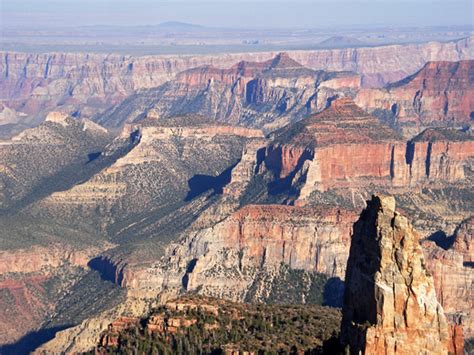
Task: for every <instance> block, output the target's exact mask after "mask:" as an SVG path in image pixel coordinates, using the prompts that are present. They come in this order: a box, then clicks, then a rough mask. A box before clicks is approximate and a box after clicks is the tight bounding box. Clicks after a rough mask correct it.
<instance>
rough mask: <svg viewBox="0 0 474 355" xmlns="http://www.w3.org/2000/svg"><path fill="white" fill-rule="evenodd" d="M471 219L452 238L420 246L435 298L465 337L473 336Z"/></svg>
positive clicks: (426, 241)
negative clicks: (432, 282) (432, 284)
mask: <svg viewBox="0 0 474 355" xmlns="http://www.w3.org/2000/svg"><path fill="white" fill-rule="evenodd" d="M473 220H474V218H472V217H471V218H469V219H467V220H466V221H464V222H463V223H461V224H460V225H459V227H458V228H457V229H456V232H455V234H454V235H453V236H452V237H450V238H445V239H444V240H437V241H436V242H437V243H438V244H436V243H435V242H434V241H430V240H425V241H424V242H423V244H422V246H423V251H424V254H425V260H426V267H427V269H428V271H429V272H430V273H431V274H432V275H433V278H434V284H435V288H436V295H437V298H438V300H439V302H440V304H441V305H442V306H443V308H444V311H445V312H446V315H447V316H448V317H449V320H450V321H451V323H453V324H455V325H459V326H462V328H463V329H462V330H463V333H464V336H465V337H466V338H471V337H473V336H474V323H473V317H472V306H473V304H474V292H473V290H474V273H473V269H472V268H473V265H472V259H471V254H472V245H471V244H472V241H471V240H472V235H473Z"/></svg>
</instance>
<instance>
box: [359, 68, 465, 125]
mask: <svg viewBox="0 0 474 355" xmlns="http://www.w3.org/2000/svg"><path fill="white" fill-rule="evenodd" d="M356 102H357V103H358V104H359V105H360V106H362V107H364V108H366V109H369V110H375V109H385V110H387V111H392V113H393V114H395V116H396V119H397V122H398V124H400V125H402V126H406V128H407V130H409V131H408V132H409V133H410V132H412V131H413V129H411V128H410V127H413V126H416V127H421V128H423V127H426V126H429V125H438V126H439V125H441V126H446V125H448V126H449V125H453V124H458V125H459V124H465V123H469V122H470V121H471V119H472V115H473V112H474V60H465V61H460V62H429V63H427V64H426V65H425V66H424V67H423V68H422V69H421V70H420V71H419V72H417V73H415V74H414V75H412V76H409V77H407V78H406V79H403V80H402V81H399V82H397V83H395V84H392V85H390V86H388V87H387V89H380V90H362V91H360V92H359V94H358V95H357V99H356Z"/></svg>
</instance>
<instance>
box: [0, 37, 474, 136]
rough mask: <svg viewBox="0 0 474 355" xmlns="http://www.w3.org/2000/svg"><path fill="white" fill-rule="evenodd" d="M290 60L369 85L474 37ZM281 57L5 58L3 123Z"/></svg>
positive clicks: (467, 55)
mask: <svg viewBox="0 0 474 355" xmlns="http://www.w3.org/2000/svg"><path fill="white" fill-rule="evenodd" d="M289 54H290V56H291V57H292V58H293V59H295V60H296V61H298V62H299V63H301V64H303V65H304V66H306V67H308V68H311V69H314V70H329V71H353V72H357V73H359V74H361V76H362V84H363V85H364V86H369V87H372V86H378V87H380V86H383V85H384V84H387V83H389V82H394V81H397V80H401V79H403V78H404V77H406V76H407V75H411V74H412V73H414V72H415V71H417V70H419V69H420V68H421V67H422V66H423V65H424V64H425V63H426V62H428V61H430V60H431V61H434V60H450V61H459V60H462V59H472V58H473V57H474V53H473V45H472V37H469V38H467V39H462V40H459V41H455V42H447V43H438V42H432V43H426V44H406V45H392V46H382V47H375V48H347V49H332V50H318V51H294V52H289ZM275 55H277V53H274V52H273V53H271V52H266V53H238V54H225V55H208V56H147V57H130V56H120V55H101V54H75V53H54V54H41V55H40V54H27V53H11V52H3V53H1V55H0V72H1V73H2V75H1V77H0V78H1V80H0V100H1V101H2V104H4V105H5V107H4V108H3V110H2V113H0V120H1V121H0V124H4V125H5V124H14V125H15V124H19V129H21V128H25V127H28V125H31V124H37V123H39V122H40V121H41V120H42V119H43V118H44V116H45V112H48V111H51V110H54V109H55V108H56V107H58V106H62V107H63V108H64V109H66V110H67V112H69V113H73V112H76V113H78V114H80V115H82V116H83V117H90V116H91V115H93V114H94V113H97V112H98V110H102V109H104V108H107V107H110V106H111V105H113V104H116V103H117V102H120V101H121V100H123V99H124V98H125V97H126V96H128V95H131V94H132V93H134V92H135V91H136V90H140V89H149V88H153V87H157V86H159V85H161V84H163V83H165V82H166V81H168V80H171V79H173V78H174V77H175V75H176V74H177V73H179V72H181V71H184V70H187V69H190V68H195V67H199V66H202V65H213V66H215V67H218V68H223V67H230V66H231V65H233V64H235V63H236V62H238V61H241V60H247V61H266V60H269V59H271V58H273V57H274V56H275Z"/></svg>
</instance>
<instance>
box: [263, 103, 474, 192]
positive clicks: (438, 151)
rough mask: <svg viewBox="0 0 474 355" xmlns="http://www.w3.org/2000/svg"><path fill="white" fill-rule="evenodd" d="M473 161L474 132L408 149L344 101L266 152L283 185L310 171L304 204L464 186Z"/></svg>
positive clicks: (429, 134) (418, 142) (286, 132)
mask: <svg viewBox="0 0 474 355" xmlns="http://www.w3.org/2000/svg"><path fill="white" fill-rule="evenodd" d="M472 157H474V138H473V136H472V134H471V133H469V132H461V131H456V130H453V129H428V130H426V131H424V132H423V133H422V134H420V135H418V136H417V137H415V138H414V139H413V140H411V141H409V142H408V143H407V142H405V141H404V140H403V138H402V137H401V136H399V135H398V134H396V133H395V132H394V131H393V130H391V129H390V128H388V127H387V126H384V125H383V124H381V123H380V122H379V121H378V120H377V119H376V118H375V117H372V116H369V115H367V114H366V113H365V112H364V111H362V110H361V109H360V108H359V107H357V106H356V105H355V103H354V102H353V101H352V100H350V99H347V98H344V99H338V100H335V101H334V102H333V103H332V104H331V106H330V107H329V108H328V109H326V110H325V111H323V112H321V113H319V114H316V115H314V116H312V117H310V118H308V119H305V120H303V121H300V122H298V123H296V124H293V125H290V126H288V127H285V128H283V129H281V130H280V131H278V132H277V133H276V134H275V137H274V139H273V143H272V144H271V145H270V146H269V147H268V148H267V150H266V157H265V164H266V167H267V169H269V170H270V171H273V172H274V174H275V175H276V177H277V178H281V179H283V178H286V177H288V176H289V175H290V173H294V172H295V171H296V170H297V169H300V170H301V169H303V168H304V169H306V171H304V173H305V174H306V181H305V184H304V186H303V188H302V190H301V195H300V199H304V198H306V197H308V196H309V195H310V194H311V193H312V192H313V191H315V190H319V191H325V190H328V189H330V188H358V187H364V186H368V185H369V184H372V185H374V184H375V185H379V186H382V187H384V188H386V187H409V186H418V185H422V184H426V183H431V184H439V183H443V182H444V183H446V182H450V183H452V182H457V181H463V180H464V178H465V175H464V167H465V166H466V165H468V164H469V161H470V159H471V158H472ZM305 161H307V163H305V164H303V163H304V162H305Z"/></svg>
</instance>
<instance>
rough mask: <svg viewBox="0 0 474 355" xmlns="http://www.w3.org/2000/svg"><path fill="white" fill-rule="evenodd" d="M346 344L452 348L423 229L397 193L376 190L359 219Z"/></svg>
mask: <svg viewBox="0 0 474 355" xmlns="http://www.w3.org/2000/svg"><path fill="white" fill-rule="evenodd" d="M341 331H342V335H341V339H342V343H343V345H345V346H346V347H348V349H349V351H350V353H352V354H359V353H365V354H447V353H448V347H449V343H450V339H449V337H450V335H449V326H448V322H447V320H446V317H445V315H444V312H443V308H442V306H441V305H440V304H439V303H438V301H437V299H436V290H435V287H434V282H433V278H432V276H431V275H430V274H429V273H428V271H427V269H426V267H425V262H424V258H423V251H422V249H421V246H420V244H419V235H418V233H417V232H416V231H415V230H414V229H413V227H412V226H411V225H410V223H409V222H408V220H407V218H406V217H403V216H401V215H400V214H399V213H398V212H396V205H395V199H394V198H393V197H385V196H374V197H373V198H372V200H371V201H369V203H368V206H367V208H366V209H365V210H364V211H363V213H362V214H361V217H360V219H359V220H358V221H357V222H356V224H355V225H354V234H353V237H352V242H351V251H350V255H349V259H348V262H347V270H346V280H345V295H344V306H343V321H342V326H341Z"/></svg>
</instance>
